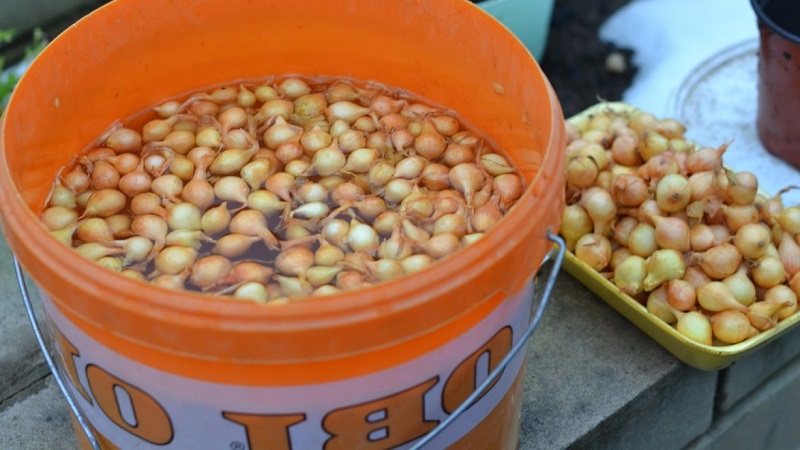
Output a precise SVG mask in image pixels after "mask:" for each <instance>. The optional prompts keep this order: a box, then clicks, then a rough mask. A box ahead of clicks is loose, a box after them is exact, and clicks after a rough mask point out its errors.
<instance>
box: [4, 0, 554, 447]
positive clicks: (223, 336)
mask: <svg viewBox="0 0 800 450" xmlns="http://www.w3.org/2000/svg"><path fill="white" fill-rule="evenodd" d="M287 73H299V74H313V75H333V76H347V77H354V78H359V79H364V80H376V81H379V82H381V83H383V84H386V85H390V86H397V87H399V88H403V89H407V90H410V91H412V92H415V93H417V94H419V95H421V96H424V97H427V98H429V99H430V100H432V101H434V102H436V103H439V104H442V105H446V106H448V107H450V108H452V109H454V110H455V111H457V112H458V113H459V114H460V115H461V116H462V117H464V118H465V119H466V120H467V121H469V122H470V123H471V124H473V125H475V126H477V127H478V128H479V129H481V130H482V131H484V132H485V133H486V134H488V135H489V136H491V137H492V138H493V140H494V141H495V142H496V143H497V144H498V145H499V146H501V147H502V148H503V149H504V151H506V152H507V153H508V154H509V155H510V156H511V157H512V158H513V159H514V161H515V163H516V164H517V165H518V166H519V167H520V168H521V170H522V172H523V175H524V177H525V179H526V181H527V183H528V187H527V190H526V192H525V194H524V195H523V197H522V198H521V199H520V200H519V202H518V204H517V205H516V206H515V207H514V209H513V210H512V212H511V213H510V214H508V215H507V216H506V217H505V218H503V220H502V221H501V222H500V223H499V224H498V225H497V227H496V228H495V229H494V230H493V231H492V232H491V233H488V234H487V235H486V236H485V237H484V238H483V239H482V240H480V241H479V242H477V243H476V244H474V245H472V246H470V247H468V248H466V249H464V250H462V251H461V252H460V253H459V254H458V255H454V256H453V257H451V258H448V259H447V260H445V261H442V263H441V264H437V265H436V266H435V267H431V268H430V269H428V270H425V271H422V272H419V273H417V274H414V275H412V276H409V277H406V278H404V279H402V280H397V281H394V282H390V283H385V284H382V285H379V286H376V287H374V288H371V289H366V290H363V291H357V292H352V293H347V294H343V295H340V296H337V297H335V298H325V299H309V300H307V301H302V302H295V303H290V304H286V305H282V306H280V307H270V306H267V307H265V305H256V304H248V303H229V302H224V301H219V300H216V299H213V298H209V297H204V296H200V295H196V294H191V293H188V292H187V293H176V292H171V291H165V290H161V289H158V288H155V287H152V286H149V285H145V284H143V283H139V282H136V281H133V280H129V279H126V278H123V277H119V276H118V275H116V274H114V273H111V272H106V271H104V270H100V269H98V268H97V267H96V266H95V265H94V264H93V263H91V262H89V261H86V260H84V259H82V258H80V257H79V256H78V255H77V254H75V253H73V252H70V251H66V250H65V249H64V248H63V247H62V246H61V245H60V244H58V243H57V241H56V240H55V239H54V238H52V237H51V236H50V235H49V234H48V233H47V232H46V231H45V230H44V228H43V227H42V226H40V225H39V224H38V223H37V222H38V219H37V214H38V213H39V212H40V211H41V209H42V204H43V202H44V201H45V198H46V196H47V194H48V191H49V188H50V186H51V183H52V181H53V180H54V179H55V177H56V174H57V173H58V171H59V169H60V168H61V167H63V166H64V165H66V164H67V163H68V162H69V161H70V160H71V158H72V157H73V156H74V155H75V154H76V153H77V152H78V151H79V150H80V149H82V148H84V147H85V146H86V145H87V144H88V143H89V142H91V141H93V140H94V139H95V138H96V137H97V136H99V135H100V134H101V133H102V132H103V131H104V130H105V129H107V127H108V126H109V124H110V123H111V122H112V121H114V120H116V119H120V118H125V117H127V116H129V115H130V114H131V113H134V112H138V111H141V110H143V109H145V108H148V107H151V106H153V105H155V104H158V103H159V102H160V101H162V100H163V99H165V98H168V97H174V96H175V95H178V94H181V93H184V92H190V91H195V90H198V89H201V88H207V87H208V86H212V85H218V84H222V83H228V82H230V81H231V80H236V79H243V78H245V79H247V78H257V77H265V76H267V75H271V74H287ZM563 145H564V129H563V117H562V115H561V109H560V106H559V103H558V100H557V98H556V97H555V95H554V93H553V91H552V89H551V87H550V85H549V83H548V81H547V79H546V77H545V76H544V75H543V73H542V72H541V70H540V68H539V66H538V65H537V64H536V61H535V60H534V59H533V58H532V57H531V55H530V53H529V52H528V51H527V50H526V49H525V47H524V46H523V45H521V43H520V42H519V40H517V39H516V38H514V37H513V36H512V35H511V34H510V33H509V32H508V31H507V29H506V28H504V27H503V26H502V25H501V24H500V23H499V22H497V21H496V20H495V19H493V18H492V17H491V16H489V15H488V14H486V13H484V12H483V11H481V10H480V9H479V8H478V7H476V6H474V5H472V4H470V3H469V2H465V1H460V0H437V1H436V2H431V1H428V0H408V1H397V0H382V1H376V0H352V1H348V2H311V1H296V2H279V1H272V0H270V1H267V0H259V1H254V0H227V1H224V2H221V1H211V0H201V1H197V0H174V1H171V2H159V4H158V7H155V6H153V5H152V4H150V3H147V2H141V1H135V0H118V1H116V2H113V3H110V4H108V5H106V6H104V7H102V8H101V9H99V10H98V11H96V12H94V13H92V14H91V15H89V16H88V17H86V18H85V19H83V20H82V21H80V22H78V23H77V24H75V25H74V26H72V27H71V28H70V29H68V30H66V31H65V32H64V33H63V34H62V35H61V36H59V37H58V38H57V39H55V40H54V41H53V42H52V43H51V44H50V45H49V46H48V47H47V48H46V49H45V50H44V52H43V53H42V54H41V55H40V56H39V57H38V58H37V60H36V61H34V63H33V64H32V65H31V67H30V68H29V70H28V71H27V73H26V74H25V76H24V77H23V79H22V80H21V81H20V83H19V84H18V87H17V90H16V92H15V93H14V95H13V97H12V98H11V100H10V102H9V105H8V108H7V110H6V114H5V116H4V117H3V121H2V127H0V212H1V213H2V225H3V232H4V234H5V237H6V239H7V240H8V243H9V246H10V247H11V249H12V250H13V252H14V253H15V255H16V256H17V258H18V259H19V260H20V262H21V264H22V266H23V268H24V269H25V270H26V271H27V272H28V273H29V274H30V275H31V276H32V278H33V279H34V280H35V281H36V283H37V285H38V287H39V291H40V293H41V294H42V297H43V300H44V303H45V308H46V312H47V317H48V319H49V320H48V322H49V324H50V328H51V331H52V332H53V334H54V336H55V337H56V339H55V341H56V342H55V343H56V345H57V350H58V353H59V356H60V358H59V363H60V366H61V368H62V370H63V372H64V373H66V374H67V375H68V376H69V379H70V381H71V391H72V392H73V394H74V395H75V397H76V398H77V399H78V401H79V406H80V407H81V408H82V410H83V411H84V412H85V414H86V415H87V417H88V418H89V420H90V422H91V425H92V426H93V427H94V428H95V429H96V430H97V432H98V433H99V434H100V435H101V436H103V438H104V443H105V444H106V445H107V446H108V447H109V448H112V446H117V447H122V448H131V447H133V446H139V447H137V448H223V447H226V448H227V447H228V446H235V445H239V444H242V443H244V445H246V446H247V448H251V449H254V450H256V449H259V448H264V446H267V445H269V448H320V447H322V446H323V444H324V445H325V446H326V448H361V447H363V448H386V447H393V446H398V445H407V443H413V441H414V440H415V439H417V438H418V437H420V436H421V435H423V434H424V433H426V432H428V431H430V429H432V428H433V427H434V426H435V425H436V423H437V422H439V421H440V420H442V419H443V418H444V417H446V416H447V414H448V411H452V410H453V409H454V407H455V406H457V404H458V403H459V400H460V399H463V398H465V397H466V396H467V395H468V394H469V393H470V392H471V391H472V390H474V386H475V385H477V381H476V380H478V378H480V376H481V375H480V373H484V372H486V370H488V369H491V368H492V367H493V366H494V365H495V364H496V363H497V361H499V360H500V359H501V358H502V356H503V355H504V352H507V351H508V348H510V343H511V342H514V341H516V340H517V337H518V336H519V335H520V334H521V333H522V331H524V328H525V327H526V326H527V323H528V320H529V314H530V297H531V290H532V283H531V277H532V275H533V274H534V273H535V272H536V271H537V269H538V267H539V265H540V263H541V261H542V260H543V259H544V257H545V255H546V254H547V252H548V251H549V250H550V248H551V245H550V242H549V241H548V240H547V238H546V234H547V232H548V230H552V231H555V230H557V228H558V224H559V221H560V218H561V211H562V209H563V204H564V199H563V189H562V186H563V170H562V167H563V166H562V164H563ZM523 368H524V362H523V358H522V357H520V358H518V359H517V360H516V362H515V363H514V364H513V365H512V366H509V367H508V368H507V369H506V370H505V373H504V374H503V376H502V377H501V378H500V379H499V380H498V382H497V383H495V385H494V386H493V388H492V389H491V390H490V391H489V392H488V393H487V394H485V395H484V396H483V397H482V398H481V400H480V402H478V403H477V404H476V405H475V406H473V407H472V408H470V409H469V410H468V412H467V413H466V414H464V417H463V418H460V419H459V420H458V421H456V422H455V423H453V425H452V426H451V427H450V428H448V429H447V433H445V434H443V435H442V436H440V438H441V439H438V438H437V439H438V440H437V441H434V443H432V447H431V448H442V447H444V446H447V445H449V444H451V443H455V445H456V447H458V446H471V447H473V448H493V447H496V448H515V446H516V440H517V430H518V421H519V414H520V407H521V399H520V395H521V389H522V378H523Z"/></svg>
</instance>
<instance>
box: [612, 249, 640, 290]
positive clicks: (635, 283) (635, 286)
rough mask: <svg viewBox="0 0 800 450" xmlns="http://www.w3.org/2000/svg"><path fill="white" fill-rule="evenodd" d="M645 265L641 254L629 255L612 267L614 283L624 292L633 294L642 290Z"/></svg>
mask: <svg viewBox="0 0 800 450" xmlns="http://www.w3.org/2000/svg"><path fill="white" fill-rule="evenodd" d="M646 276H647V265H646V262H645V259H644V258H642V257H641V256H636V255H630V256H628V257H627V258H625V259H624V260H623V261H622V262H621V263H620V264H619V265H618V266H617V267H616V268H615V269H614V284H615V285H617V287H618V288H619V289H620V290H621V291H622V292H624V293H626V294H628V295H630V296H634V295H636V294H639V293H641V292H643V291H644V279H645V277H646Z"/></svg>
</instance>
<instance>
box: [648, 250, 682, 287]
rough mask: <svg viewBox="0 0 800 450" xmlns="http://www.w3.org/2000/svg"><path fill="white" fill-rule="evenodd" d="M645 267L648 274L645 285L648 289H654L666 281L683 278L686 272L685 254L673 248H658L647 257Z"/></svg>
mask: <svg viewBox="0 0 800 450" xmlns="http://www.w3.org/2000/svg"><path fill="white" fill-rule="evenodd" d="M645 267H646V269H647V276H646V277H645V279H644V282H643V287H644V290H646V291H652V290H653V289H655V288H656V287H658V286H660V285H661V284H662V283H664V282H667V281H670V280H676V279H679V278H682V277H683V275H684V273H686V264H685V263H684V261H683V254H681V252H679V251H677V250H672V249H660V250H656V251H655V252H653V254H652V255H650V256H649V257H648V258H647V260H646V262H645Z"/></svg>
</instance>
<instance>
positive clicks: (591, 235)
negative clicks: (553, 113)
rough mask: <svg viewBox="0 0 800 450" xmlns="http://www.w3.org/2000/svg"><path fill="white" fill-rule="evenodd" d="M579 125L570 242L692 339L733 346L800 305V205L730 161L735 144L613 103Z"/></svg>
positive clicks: (570, 170) (571, 169)
mask: <svg viewBox="0 0 800 450" xmlns="http://www.w3.org/2000/svg"><path fill="white" fill-rule="evenodd" d="M592 111H594V113H585V114H582V115H578V116H575V117H573V118H570V119H569V120H568V121H567V122H568V123H567V133H568V144H567V148H566V178H567V183H566V198H567V206H566V208H565V210H564V215H563V221H562V225H561V229H560V233H561V235H562V237H563V238H564V239H565V242H566V244H567V247H568V250H570V251H571V252H573V253H574V255H575V256H576V257H577V258H578V259H580V260H581V261H582V262H583V263H585V264H586V265H588V266H589V267H590V268H591V269H592V270H595V271H597V272H599V273H600V274H602V275H603V276H604V277H605V278H607V279H608V280H609V281H610V282H611V283H613V284H614V285H616V287H617V288H618V289H619V291H621V292H622V293H623V294H625V295H628V296H630V297H632V298H634V299H636V300H638V301H639V302H640V303H641V304H642V305H644V306H645V307H646V308H647V310H648V311H649V313H651V314H653V315H655V316H656V317H658V318H659V319H661V320H663V321H664V322H666V323H669V324H671V325H672V326H674V328H675V329H676V330H677V331H678V332H679V333H681V334H682V335H684V336H686V337H687V338H688V339H690V340H693V341H696V342H699V343H701V344H706V345H715V346H722V345H731V344H736V343H739V342H743V341H746V340H747V339H749V338H751V337H753V336H756V335H758V334H759V333H761V332H763V331H766V330H769V329H770V328H773V327H775V326H776V325H777V324H778V323H779V322H780V321H782V320H784V319H786V318H788V317H790V316H792V315H793V314H795V313H796V311H797V298H798V295H800V206H785V205H784V204H783V202H782V200H781V194H783V193H784V192H786V190H787V189H794V186H788V187H787V188H786V189H784V190H782V191H781V192H778V193H776V194H775V195H774V196H772V197H769V196H767V195H765V194H763V193H761V192H760V191H759V189H758V180H757V178H756V176H755V175H754V174H753V173H751V172H748V171H735V170H732V169H730V168H728V167H726V166H725V165H724V164H723V155H724V153H725V151H726V150H727V148H728V147H729V145H731V144H732V142H726V143H723V144H722V145H720V146H717V147H712V146H702V145H697V144H695V143H693V142H691V141H689V140H688V139H687V138H686V136H685V131H686V128H685V126H684V125H683V124H682V123H680V122H679V121H677V120H674V119H670V118H658V117H656V116H654V115H653V114H651V113H648V112H644V111H639V110H635V109H633V108H630V109H625V108H612V107H611V106H608V105H606V106H604V107H603V108H599V109H594V110H592Z"/></svg>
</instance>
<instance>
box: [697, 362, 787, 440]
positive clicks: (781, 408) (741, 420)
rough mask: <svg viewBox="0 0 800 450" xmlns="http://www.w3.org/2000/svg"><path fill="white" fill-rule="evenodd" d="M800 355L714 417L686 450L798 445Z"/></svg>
mask: <svg viewBox="0 0 800 450" xmlns="http://www.w3.org/2000/svg"><path fill="white" fill-rule="evenodd" d="M798 400H800V358H795V359H794V360H792V361H791V362H790V363H789V364H787V365H786V366H784V368H783V369H781V370H780V371H779V372H777V373H775V374H774V375H773V376H772V377H770V378H768V379H766V380H764V382H763V383H762V384H761V386H760V387H759V388H757V389H756V390H754V391H752V392H751V393H750V395H748V396H747V397H746V398H744V399H742V400H741V401H740V402H738V403H736V405H735V406H733V407H732V408H730V409H729V410H727V411H724V412H722V413H721V414H720V415H719V416H717V417H715V420H714V424H713V426H712V427H711V428H710V429H709V430H708V432H707V433H706V434H705V435H704V436H702V437H701V438H699V439H698V440H697V441H695V442H693V443H692V444H691V445H690V446H689V447H687V450H717V449H719V450H727V449H737V448H742V449H744V448H747V449H759V450H784V449H790V448H794V449H796V448H800V427H798V426H797V418H798V417H800V401H798Z"/></svg>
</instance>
